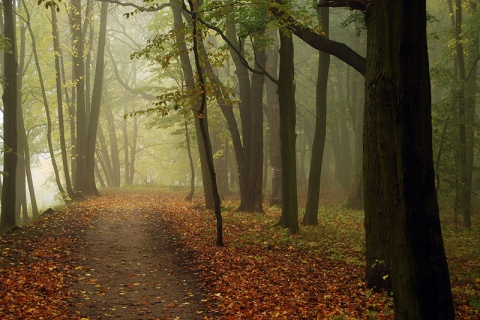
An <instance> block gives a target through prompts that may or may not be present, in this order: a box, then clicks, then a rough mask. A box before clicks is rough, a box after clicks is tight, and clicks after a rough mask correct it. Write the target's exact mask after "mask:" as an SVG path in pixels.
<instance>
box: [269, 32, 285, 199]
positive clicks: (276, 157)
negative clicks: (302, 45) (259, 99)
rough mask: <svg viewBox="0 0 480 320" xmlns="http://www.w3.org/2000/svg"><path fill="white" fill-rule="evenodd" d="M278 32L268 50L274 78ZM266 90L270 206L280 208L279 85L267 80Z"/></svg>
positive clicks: (270, 67) (272, 34) (270, 69)
mask: <svg viewBox="0 0 480 320" xmlns="http://www.w3.org/2000/svg"><path fill="white" fill-rule="evenodd" d="M277 33H278V31H275V32H272V33H271V35H270V36H271V38H274V39H275V40H274V45H273V47H272V48H270V49H267V63H266V65H265V70H266V71H267V72H268V73H269V74H271V75H272V76H273V77H274V78H277V75H278V40H277ZM265 89H266V94H267V105H266V106H265V115H266V117H267V123H268V152H269V157H270V167H271V171H272V192H271V194H270V200H269V204H270V205H271V206H280V205H281V204H282V161H281V157H280V117H279V110H278V95H277V84H276V83H273V82H272V81H271V80H270V79H266V82H265Z"/></svg>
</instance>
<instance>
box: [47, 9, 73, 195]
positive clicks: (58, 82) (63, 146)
mask: <svg viewBox="0 0 480 320" xmlns="http://www.w3.org/2000/svg"><path fill="white" fill-rule="evenodd" d="M50 13H51V17H52V35H53V37H52V41H53V51H54V61H55V62H54V64H55V88H56V93H57V120H58V128H59V137H60V150H61V154H62V164H63V174H64V178H65V188H66V191H67V194H68V197H69V198H70V199H75V198H76V196H75V193H74V191H73V187H72V181H71V178H70V170H69V165H68V158H69V154H68V151H67V143H66V135H65V121H64V113H63V83H62V69H61V64H60V57H61V56H62V51H61V49H60V33H59V31H58V19H57V10H56V7H55V6H54V5H52V6H51V8H50Z"/></svg>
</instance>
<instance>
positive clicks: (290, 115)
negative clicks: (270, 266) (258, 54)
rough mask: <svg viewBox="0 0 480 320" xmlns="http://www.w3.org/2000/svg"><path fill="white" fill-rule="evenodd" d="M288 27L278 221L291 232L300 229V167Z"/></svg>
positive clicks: (283, 50)
mask: <svg viewBox="0 0 480 320" xmlns="http://www.w3.org/2000/svg"><path fill="white" fill-rule="evenodd" d="M287 32H288V30H286V29H285V30H280V69H279V76H278V100H279V103H280V105H279V106H280V143H281V149H280V150H281V155H282V199H283V203H282V215H281V217H280V221H279V224H280V226H282V227H284V228H288V229H289V230H290V231H291V232H297V231H298V230H299V225H298V199H297V172H296V171H297V170H296V150H295V139H296V134H295V123H296V105H295V80H294V73H295V68H294V60H293V54H294V53H293V39H292V35H291V34H286V33H287Z"/></svg>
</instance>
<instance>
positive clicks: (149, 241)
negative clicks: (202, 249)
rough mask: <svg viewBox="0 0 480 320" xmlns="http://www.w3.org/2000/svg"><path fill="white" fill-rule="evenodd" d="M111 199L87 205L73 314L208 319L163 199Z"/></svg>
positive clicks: (128, 196) (133, 196)
mask: <svg viewBox="0 0 480 320" xmlns="http://www.w3.org/2000/svg"><path fill="white" fill-rule="evenodd" d="M152 197H153V196H151V195H148V194H121V195H108V196H104V197H102V198H98V199H93V200H90V201H87V202H88V203H84V204H82V205H81V207H83V208H85V209H86V210H88V211H87V212H86V213H85V212H84V214H87V215H90V216H91V219H90V221H89V223H88V225H86V228H85V230H84V232H83V236H82V238H83V239H84V240H85V241H84V242H83V241H82V242H83V245H82V246H81V248H79V250H78V252H77V254H76V257H75V258H76V259H77V264H76V267H75V269H74V272H75V273H76V274H77V279H78V282H77V283H75V284H74V285H73V288H72V289H73V292H74V293H75V294H74V298H73V303H72V312H73V313H76V314H77V315H79V316H80V317H81V318H88V319H105V318H117V319H203V318H204V317H205V316H206V312H205V306H204V304H203V303H202V302H201V300H202V299H203V295H202V292H201V290H200V288H199V282H198V278H197V275H196V274H194V273H193V272H192V271H190V270H189V269H188V268H187V266H186V265H185V263H188V261H189V260H190V259H191V258H192V257H191V256H189V254H188V253H186V252H184V251H183V250H182V249H181V248H180V247H179V245H178V244H176V242H175V241H176V239H175V237H174V235H173V234H172V233H171V232H170V231H169V230H168V229H167V227H166V225H165V222H163V220H162V207H161V198H160V197H155V198H154V199H152Z"/></svg>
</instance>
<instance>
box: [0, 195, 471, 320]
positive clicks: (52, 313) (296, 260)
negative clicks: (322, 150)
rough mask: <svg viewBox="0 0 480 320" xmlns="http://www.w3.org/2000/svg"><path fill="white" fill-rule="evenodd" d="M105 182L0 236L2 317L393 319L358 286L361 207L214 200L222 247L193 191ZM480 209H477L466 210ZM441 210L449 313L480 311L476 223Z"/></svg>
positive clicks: (388, 308) (326, 198) (335, 202)
mask: <svg viewBox="0 0 480 320" xmlns="http://www.w3.org/2000/svg"><path fill="white" fill-rule="evenodd" d="M184 196H185V194H184V193H182V192H178V191H177V192H172V191H168V190H164V189H162V190H134V191H132V190H127V191H122V190H108V191H107V192H106V193H105V194H104V195H103V196H102V197H99V198H93V199H89V200H86V201H83V202H81V203H77V204H74V205H72V206H69V207H68V208H65V209H63V210H60V211H56V212H53V213H48V214H44V215H43V216H42V218H41V219H39V220H37V221H35V222H33V223H32V224H30V225H28V226H25V227H21V228H17V229H16V230H14V231H11V232H9V233H7V234H6V235H4V236H2V238H1V239H0V253H1V255H0V314H1V315H2V319H41V318H42V317H43V318H44V319H106V318H109V317H117V318H121V319H275V318H278V319H392V318H393V311H392V310H393V309H392V299H391V295H390V293H388V292H383V293H375V292H373V291H372V290H369V289H367V288H366V286H365V283H364V281H363V274H364V264H365V262H364V244H363V242H364V241H363V217H362V216H363V213H362V212H361V211H350V210H347V209H345V208H344V205H343V204H344V195H343V194H341V193H338V192H330V193H322V196H321V204H320V212H319V214H320V216H319V221H320V225H319V226H317V227H303V228H302V229H301V231H300V232H299V233H298V234H294V235H292V234H290V233H289V232H288V231H287V230H284V229H281V228H279V227H277V226H275V224H276V222H277V220H278V217H279V215H280V213H279V212H280V209H279V208H275V207H272V208H268V209H266V212H265V213H264V214H255V213H242V212H237V211H236V210H235V209H236V206H237V205H238V202H237V201H236V200H235V199H225V200H224V201H223V216H224V240H225V243H226V246H225V247H217V246H215V217H214V215H213V213H211V212H209V211H207V210H205V209H204V206H203V205H202V202H201V199H198V200H196V201H193V202H187V201H185V200H183V197H184ZM474 219H475V220H476V219H478V214H476V215H474ZM475 220H474V228H472V229H471V230H464V229H461V228H455V226H454V224H453V220H452V219H449V217H448V216H447V217H443V223H444V224H443V230H444V238H445V246H446V251H447V255H448V259H449V267H450V275H451V280H452V292H453V296H454V300H455V307H456V314H457V319H478V318H480V259H479V256H480V255H479V252H480V232H479V227H478V222H477V221H475Z"/></svg>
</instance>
